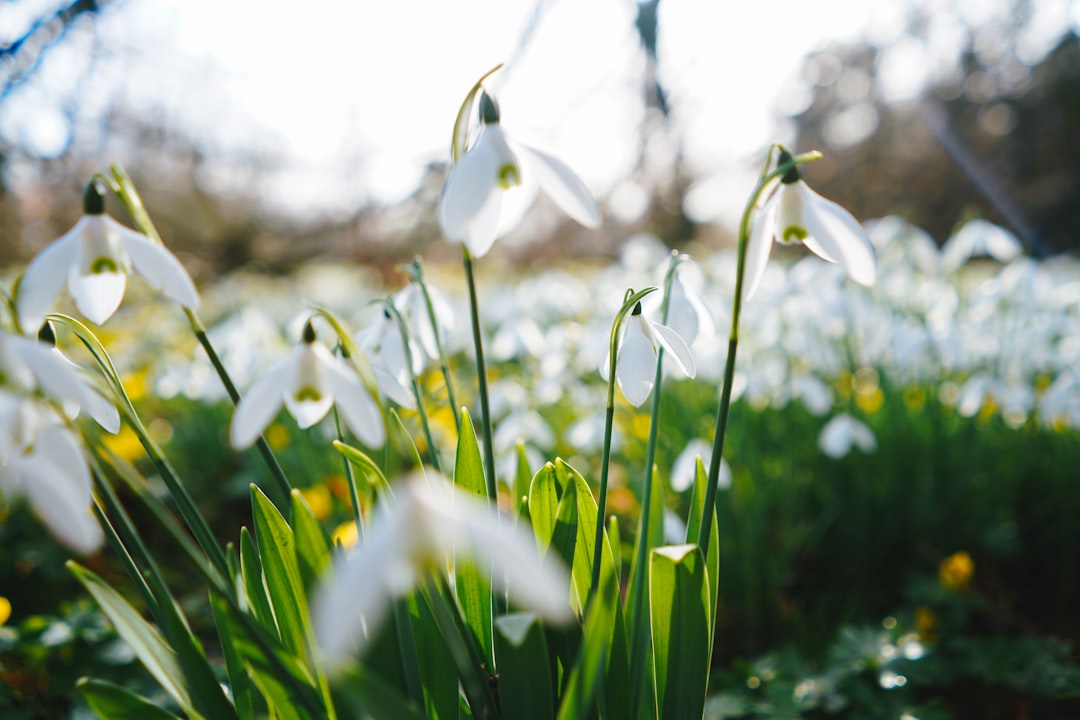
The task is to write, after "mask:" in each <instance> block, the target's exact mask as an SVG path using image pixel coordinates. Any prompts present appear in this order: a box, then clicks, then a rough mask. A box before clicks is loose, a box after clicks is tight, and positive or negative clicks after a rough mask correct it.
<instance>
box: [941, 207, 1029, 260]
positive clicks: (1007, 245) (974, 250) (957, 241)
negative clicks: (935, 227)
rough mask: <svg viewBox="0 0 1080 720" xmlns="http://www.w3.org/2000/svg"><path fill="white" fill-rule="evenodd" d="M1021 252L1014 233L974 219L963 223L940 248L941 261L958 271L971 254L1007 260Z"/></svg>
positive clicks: (986, 221)
mask: <svg viewBox="0 0 1080 720" xmlns="http://www.w3.org/2000/svg"><path fill="white" fill-rule="evenodd" d="M1023 252H1024V246H1023V245H1021V244H1020V241H1019V240H1018V239H1017V237H1016V236H1015V235H1013V234H1012V233H1011V232H1009V231H1008V230H1006V229H1004V228H1002V227H999V226H997V225H995V224H993V223H992V222H990V221H988V220H983V219H981V218H977V219H975V220H970V221H968V222H966V223H964V226H963V227H962V228H960V230H958V231H957V232H956V233H955V234H954V235H953V236H952V237H950V238H949V239H948V240H946V241H945V244H944V245H943V246H942V248H941V264H942V265H943V266H944V267H945V269H946V270H948V271H953V270H958V269H959V268H960V266H962V265H963V264H964V263H966V262H967V261H968V260H970V259H971V258H973V257H978V256H982V255H985V256H989V257H992V258H993V259H995V260H997V261H998V262H1002V263H1008V262H1011V261H1012V260H1014V259H1016V258H1017V257H1019V256H1020V255H1022V254H1023Z"/></svg>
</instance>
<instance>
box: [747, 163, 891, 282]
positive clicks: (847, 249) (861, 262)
mask: <svg viewBox="0 0 1080 720" xmlns="http://www.w3.org/2000/svg"><path fill="white" fill-rule="evenodd" d="M791 160H792V157H791V154H790V153H788V152H787V151H786V150H782V151H781V152H780V159H779V162H780V163H781V164H783V163H785V162H790V161H791ZM774 237H775V238H776V241H777V242H780V243H783V244H785V245H790V244H792V243H802V244H803V245H805V246H806V247H808V248H809V249H810V250H811V251H812V252H813V253H814V254H815V255H818V256H819V257H821V258H823V259H824V260H828V261H829V262H834V263H839V264H840V265H841V267H843V268H844V270H845V271H846V272H847V274H848V276H849V277H850V278H851V279H852V280H854V281H855V282H857V283H859V284H861V285H873V284H874V281H875V280H876V279H877V260H876V257H875V255H874V246H873V245H872V244H871V243H870V238H869V237H867V235H866V232H865V231H864V230H863V228H862V226H861V225H859V222H858V221H857V220H856V219H855V218H854V217H852V215H851V213H849V212H848V211H847V210H845V209H844V208H842V207H840V206H839V205H837V204H836V203H834V202H833V201H831V200H827V199H826V198H823V197H822V196H821V195H818V194H817V193H816V192H814V191H813V190H811V189H810V187H809V186H808V185H807V184H806V183H805V182H804V181H803V179H802V176H801V175H800V174H799V171H798V169H797V168H795V167H792V169H791V170H790V171H788V172H787V173H785V174H784V175H783V177H781V179H780V186H779V188H778V189H777V190H776V192H775V193H774V194H773V196H772V197H771V198H769V200H768V201H767V202H766V203H765V207H763V208H762V209H761V212H760V213H758V216H757V219H756V220H755V221H754V227H753V230H752V232H751V233H750V240H749V244H748V245H747V248H746V277H745V281H744V283H745V284H744V288H745V290H744V295H743V297H745V298H747V299H749V298H750V297H751V296H753V294H754V291H755V290H756V289H757V287H758V284H759V283H760V282H761V277H762V275H764V274H765V266H766V264H767V263H768V260H769V253H770V251H771V250H772V243H773V238H774Z"/></svg>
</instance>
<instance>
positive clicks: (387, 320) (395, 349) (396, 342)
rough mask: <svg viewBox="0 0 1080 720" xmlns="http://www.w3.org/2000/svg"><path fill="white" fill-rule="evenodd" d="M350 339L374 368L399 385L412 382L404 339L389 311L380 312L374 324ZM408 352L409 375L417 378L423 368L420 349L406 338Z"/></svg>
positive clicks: (422, 356) (415, 343)
mask: <svg viewBox="0 0 1080 720" xmlns="http://www.w3.org/2000/svg"><path fill="white" fill-rule="evenodd" d="M353 339H354V340H355V341H356V344H357V345H359V346H360V348H361V349H362V350H363V351H364V353H365V354H366V355H367V357H368V359H369V360H371V362H372V364H373V365H374V366H376V367H379V368H381V369H383V370H385V371H386V372H387V373H389V374H390V375H392V376H393V377H394V379H395V380H397V382H398V383H400V384H401V385H407V384H409V383H410V382H412V378H411V375H410V374H409V364H408V362H407V361H406V352H405V340H404V338H402V336H401V328H400V327H399V326H398V323H397V320H395V319H394V317H393V316H392V315H391V314H390V311H389V310H386V309H383V311H382V312H380V313H379V317H378V318H377V319H376V320H375V322H373V323H372V324H371V325H369V326H367V327H366V328H364V329H363V330H361V331H360V332H358V333H356V335H355V336H354V337H353ZM408 350H409V351H408V356H409V357H411V358H412V372H413V373H414V374H417V375H419V374H420V373H421V372H422V371H423V369H424V355H423V350H422V349H421V348H420V346H419V344H418V343H417V342H415V341H414V340H413V339H412V338H409V349H408Z"/></svg>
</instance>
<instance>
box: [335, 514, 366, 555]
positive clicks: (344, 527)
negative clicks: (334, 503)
mask: <svg viewBox="0 0 1080 720" xmlns="http://www.w3.org/2000/svg"><path fill="white" fill-rule="evenodd" d="M330 539H331V541H332V542H333V543H334V545H335V546H336V545H337V544H338V543H341V546H342V547H343V548H345V549H346V550H348V549H349V548H351V547H355V546H356V543H357V542H358V541H359V540H360V533H359V532H357V530H356V523H355V522H353V521H352V520H349V521H348V522H343V523H341V524H340V525H338V526H337V527H336V528H334V532H332V533H330Z"/></svg>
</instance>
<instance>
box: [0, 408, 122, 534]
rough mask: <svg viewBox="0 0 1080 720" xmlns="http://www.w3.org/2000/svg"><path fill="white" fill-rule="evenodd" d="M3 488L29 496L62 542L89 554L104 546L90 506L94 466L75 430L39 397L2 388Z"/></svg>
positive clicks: (13, 494)
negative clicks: (87, 460) (92, 469)
mask: <svg viewBox="0 0 1080 720" xmlns="http://www.w3.org/2000/svg"><path fill="white" fill-rule="evenodd" d="M0 493H3V494H4V495H6V496H8V497H26V499H27V500H28V501H29V503H30V506H31V507H33V509H34V510H35V512H37V514H38V515H39V516H41V519H42V520H43V521H44V522H45V525H46V526H47V527H48V528H49V530H50V531H51V532H52V534H53V535H54V536H55V537H56V539H57V540H59V541H60V542H61V543H63V544H64V545H66V546H67V547H69V548H71V549H72V550H74V551H75V552H77V553H79V554H82V555H86V554H89V553H92V552H94V551H95V550H97V549H98V548H99V547H101V544H102V542H103V541H104V535H103V534H102V531H101V527H100V526H99V525H98V523H97V521H96V520H95V519H94V516H93V514H92V513H91V512H90V506H91V504H92V495H91V481H90V471H89V470H88V469H87V466H86V459H85V458H84V457H83V454H82V449H81V448H80V445H79V441H78V439H77V438H76V437H75V434H74V433H73V432H72V431H71V430H69V429H68V428H67V427H66V426H65V424H64V420H63V419H62V418H61V416H60V415H58V414H57V412H56V411H55V410H54V409H53V408H52V407H50V406H48V405H46V404H45V403H43V402H41V401H40V400H39V399H36V398H33V397H28V396H21V395H19V394H16V393H13V392H8V391H7V390H5V389H0Z"/></svg>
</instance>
